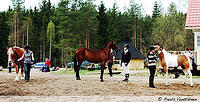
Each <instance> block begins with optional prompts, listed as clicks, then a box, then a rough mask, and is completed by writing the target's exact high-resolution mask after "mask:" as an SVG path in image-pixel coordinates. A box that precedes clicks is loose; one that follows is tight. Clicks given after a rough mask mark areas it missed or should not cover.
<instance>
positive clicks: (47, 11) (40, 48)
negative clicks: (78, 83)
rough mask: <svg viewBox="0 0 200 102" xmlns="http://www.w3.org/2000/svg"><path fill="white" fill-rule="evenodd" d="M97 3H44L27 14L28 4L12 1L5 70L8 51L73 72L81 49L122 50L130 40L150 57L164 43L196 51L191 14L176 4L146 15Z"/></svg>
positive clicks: (2, 58)
mask: <svg viewBox="0 0 200 102" xmlns="http://www.w3.org/2000/svg"><path fill="white" fill-rule="evenodd" d="M94 1H95V0H86V1H83V0H60V2H59V3H58V5H56V6H55V5H52V3H51V1H50V0H43V1H42V3H41V4H40V5H39V7H34V9H32V8H30V9H27V8H25V7H24V6H23V3H24V0H12V3H13V8H11V7H9V9H8V10H6V11H1V12H0V40H1V42H0V66H4V67H7V54H6V52H7V50H6V47H12V46H18V47H23V46H24V45H26V44H28V45H30V46H31V50H32V51H33V52H34V57H35V60H36V62H39V61H44V58H45V57H49V58H50V60H51V62H52V65H58V66H61V67H67V63H68V62H71V61H72V60H73V56H74V53H75V51H76V49H78V48H80V47H86V48H90V49H102V48H104V47H105V46H106V45H107V44H108V42H109V41H110V39H112V40H114V41H115V42H116V43H117V44H118V45H120V43H121V42H122V39H123V38H124V37H130V38H131V42H132V44H133V45H134V46H135V47H136V48H138V49H139V50H140V52H141V53H143V54H144V55H146V53H147V51H148V49H149V46H150V45H153V44H155V43H160V44H161V45H162V46H163V47H164V48H165V49H167V50H175V51H183V50H184V49H185V48H186V47H187V48H192V49H193V46H194V45H193V43H194V35H193V33H192V31H191V30H186V29H185V21H186V13H183V12H181V11H178V10H177V9H176V5H175V3H173V2H172V3H171V4H170V6H169V7H168V12H167V13H163V11H162V5H161V4H160V3H159V2H158V1H155V3H154V6H153V11H152V15H145V14H143V11H142V9H143V8H142V5H141V4H137V3H135V2H131V3H130V8H127V9H126V10H125V11H123V12H121V11H120V10H119V9H118V6H117V2H116V3H114V5H113V7H112V8H106V7H105V5H104V2H101V4H100V5H95V4H94Z"/></svg>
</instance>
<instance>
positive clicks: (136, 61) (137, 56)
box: [114, 38, 145, 69]
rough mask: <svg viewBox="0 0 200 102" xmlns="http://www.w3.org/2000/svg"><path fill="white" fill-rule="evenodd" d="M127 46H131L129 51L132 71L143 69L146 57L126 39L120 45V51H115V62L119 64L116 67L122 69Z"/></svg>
mask: <svg viewBox="0 0 200 102" xmlns="http://www.w3.org/2000/svg"><path fill="white" fill-rule="evenodd" d="M125 44H128V45H129V51H130V52H131V61H130V69H143V68H144V60H145V56H144V55H143V54H141V52H140V51H139V50H138V49H137V48H135V47H134V46H133V45H132V43H131V41H130V38H124V39H123V40H122V43H121V44H120V51H118V52H117V51H114V57H115V61H114V62H115V64H117V65H116V66H115V67H117V68H121V67H120V63H121V57H122V53H123V49H124V45H125Z"/></svg>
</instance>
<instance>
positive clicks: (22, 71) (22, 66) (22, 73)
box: [21, 65, 25, 80]
mask: <svg viewBox="0 0 200 102" xmlns="http://www.w3.org/2000/svg"><path fill="white" fill-rule="evenodd" d="M24 70H25V69H24V65H21V80H25V79H24Z"/></svg>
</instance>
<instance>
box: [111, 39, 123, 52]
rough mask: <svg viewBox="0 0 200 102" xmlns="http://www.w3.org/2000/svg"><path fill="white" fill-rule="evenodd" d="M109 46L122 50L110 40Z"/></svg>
mask: <svg viewBox="0 0 200 102" xmlns="http://www.w3.org/2000/svg"><path fill="white" fill-rule="evenodd" d="M109 45H110V47H111V48H112V49H116V50H118V51H119V50H120V47H119V46H117V44H116V43H115V42H114V41H113V40H110V42H109Z"/></svg>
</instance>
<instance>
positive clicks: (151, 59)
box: [147, 46, 158, 88]
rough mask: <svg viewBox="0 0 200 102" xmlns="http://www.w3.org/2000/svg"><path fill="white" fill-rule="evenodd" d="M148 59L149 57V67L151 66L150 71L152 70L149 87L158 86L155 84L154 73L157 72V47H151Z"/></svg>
mask: <svg viewBox="0 0 200 102" xmlns="http://www.w3.org/2000/svg"><path fill="white" fill-rule="evenodd" d="M147 59H148V68H149V72H150V76H149V87H151V88H156V87H155V86H154V75H155V72H156V61H157V59H158V57H157V56H156V54H155V48H154V47H153V46H151V47H150V50H149V52H148V54H147Z"/></svg>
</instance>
